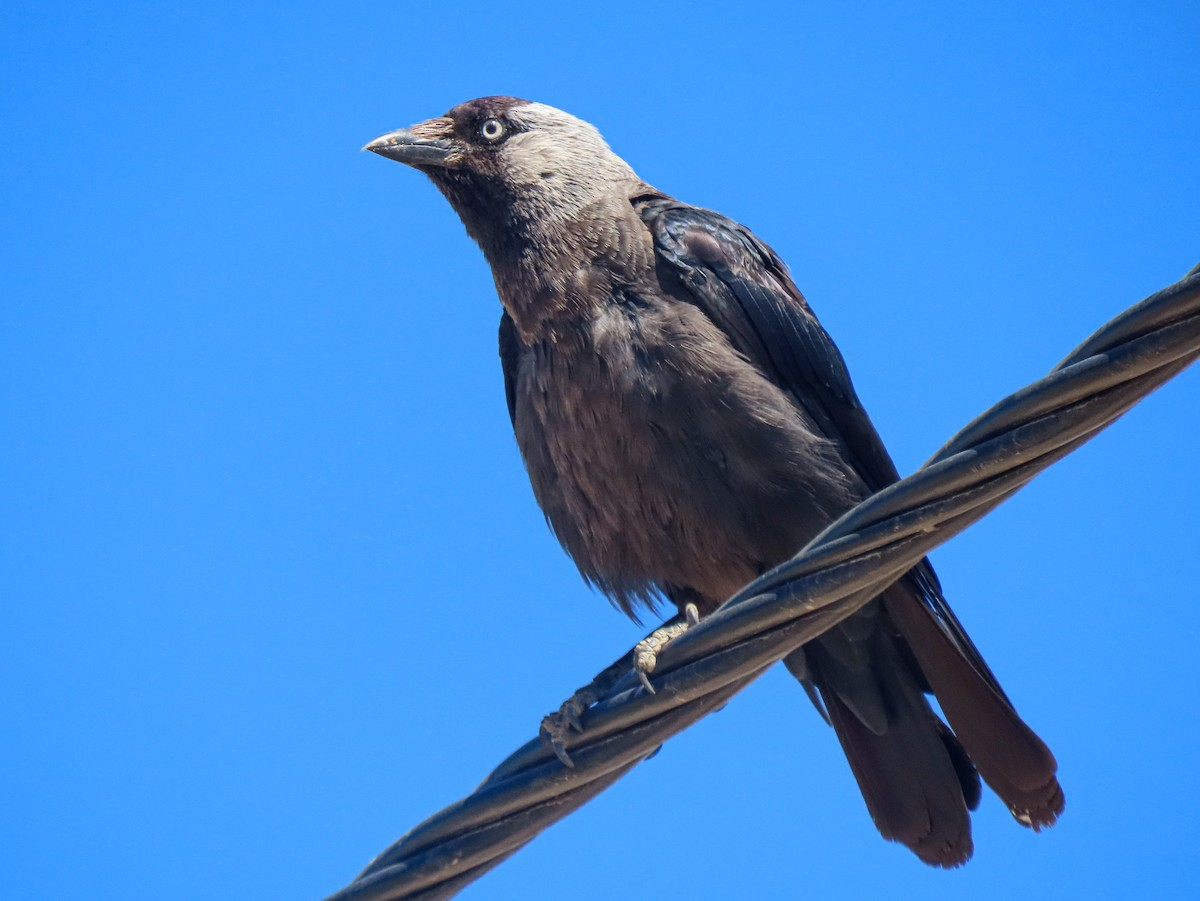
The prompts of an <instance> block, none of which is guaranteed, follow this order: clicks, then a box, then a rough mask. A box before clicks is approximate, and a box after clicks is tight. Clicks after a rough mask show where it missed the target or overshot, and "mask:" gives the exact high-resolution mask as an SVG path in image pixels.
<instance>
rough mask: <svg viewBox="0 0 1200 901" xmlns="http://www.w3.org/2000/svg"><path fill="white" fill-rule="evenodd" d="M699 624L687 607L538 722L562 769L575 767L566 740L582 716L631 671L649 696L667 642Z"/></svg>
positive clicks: (692, 607)
mask: <svg viewBox="0 0 1200 901" xmlns="http://www.w3.org/2000/svg"><path fill="white" fill-rule="evenodd" d="M699 621H700V612H699V610H697V608H696V605H695V604H688V605H687V606H686V607H685V608H684V612H683V615H682V616H675V617H673V618H671V619H670V620H668V621H667V622H665V623H664V624H663V625H662V626H660V627H659V628H657V629H655V630H654V631H653V632H651V633H650V634H649V635H647V636H646V637H645V638H643V639H642V640H641V641H639V642H638V643H637V644H636V645H635V646H634V648H633V650H632V651H630V652H629V653H627V654H624V655H622V656H621V659H619V660H617V661H615V662H614V663H612V664H610V665H609V666H607V667H605V668H604V669H603V670H602V671H601V672H600V673H599V674H598V675H597V676H596V677H595V678H593V679H592V681H591V682H589V683H588V684H587V685H585V686H584V687H583V688H580V689H578V690H577V691H576V692H575V693H574V694H573V695H571V697H569V698H567V700H565V701H564V702H563V703H562V706H561V707H559V708H558V710H556V711H554V712H553V713H551V714H548V715H547V716H546V717H544V718H543V719H542V725H541V729H540V730H539V732H538V734H539V735H540V737H541V739H542V741H544V742H546V743H547V744H549V745H550V748H551V750H553V751H554V756H555V757H557V758H558V759H559V761H560V762H561V763H562V765H563V766H565V767H573V766H574V765H575V764H574V763H573V762H572V760H571V757H570V755H569V754H568V753H567V748H566V740H567V737H568V736H569V735H570V734H571V732H583V722H582V720H581V719H580V716H581V715H582V714H583V712H584V711H585V710H587V709H588V708H589V707H591V706H592V705H593V704H595V703H596V702H597V701H599V700H600V699H601V698H603V697H604V696H605V695H606V694H608V693H609V691H611V690H612V688H613V686H615V685H616V684H617V683H618V682H620V681H621V679H622V678H624V677H625V676H626V675H628V673H629V671H630V670H631V669H632V670H633V671H634V672H635V673H637V675H638V678H639V679H640V680H641V682H642V685H643V686H644V687H645V688H646V690H647V691H649V692H650V693H651V694H653V693H654V686H653V685H651V684H650V678H649V676H648V674H649V673H652V672H654V667H655V665H656V664H657V663H658V655H659V653H660V652H661V651H662V649H663V648H664V647H665V646H666V644H667V642H669V641H670V640H671V639H672V638H676V637H678V636H680V635H682V634H683V633H684V632H686V631H687V630H688V627H689V626H693V625H695V624H696V623H698V622H699Z"/></svg>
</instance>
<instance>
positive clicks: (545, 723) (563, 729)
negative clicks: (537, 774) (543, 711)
mask: <svg viewBox="0 0 1200 901" xmlns="http://www.w3.org/2000/svg"><path fill="white" fill-rule="evenodd" d="M584 691H585V690H584V689H581V690H580V691H577V692H575V694H573V695H571V697H569V698H567V700H565V701H564V702H563V705H562V706H561V707H559V708H558V710H556V711H554V712H553V713H551V714H548V715H547V716H545V717H544V718H543V719H542V726H541V729H540V730H538V734H539V735H540V736H541V739H542V741H544V742H546V743H547V744H549V745H550V750H552V751H553V752H554V756H555V757H557V758H558V759H559V762H560V763H562V765H563V766H565V767H574V766H575V762H574V761H573V760H571V755H570V754H568V753H567V745H566V740H567V736H568V735H570V734H571V733H572V732H582V731H583V720H582V719H580V716H581V714H582V713H583V711H584V710H586V709H587V707H588V704H589V703H590V701H589V700H588V699H587V698H586V697H584V696H583V695H584Z"/></svg>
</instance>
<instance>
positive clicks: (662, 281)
mask: <svg viewBox="0 0 1200 901" xmlns="http://www.w3.org/2000/svg"><path fill="white" fill-rule="evenodd" d="M364 149H365V150H370V151H372V152H374V153H377V154H379V155H381V156H383V157H386V158H389V159H392V160H396V161H398V162H401V163H405V164H407V165H408V166H411V167H413V168H415V169H417V170H419V171H420V172H422V173H424V174H425V175H426V176H428V177H429V179H430V180H431V181H432V182H433V184H434V185H435V186H436V187H437V188H438V189H439V190H440V191H441V193H442V194H443V195H444V196H445V198H446V199H447V200H448V201H449V203H450V205H451V206H452V207H453V208H454V210H455V211H456V212H457V214H458V216H459V218H460V219H461V220H462V223H463V225H464V226H465V227H466V231H467V234H468V235H469V236H470V237H471V238H472V239H473V240H474V241H475V242H476V243H477V244H478V245H479V247H480V249H481V250H482V251H483V254H484V256H485V258H486V260H487V262H488V264H489V266H490V268H491V271H492V276H493V279H494V282H495V288H496V293H497V294H498V296H499V299H500V303H501V306H502V308H503V312H502V314H501V318H500V327H499V352H500V361H501V368H502V370H503V376H504V391H505V399H506V402H507V406H508V413H509V416H510V418H511V421H512V426H513V431H514V434H515V437H516V442H517V445H518V447H519V449H520V452H521V456H522V458H523V461H524V464H525V468H526V470H527V473H528V476H529V480H530V483H531V485H532V488H533V493H534V496H535V498H536V500H537V503H538V504H539V505H540V507H541V509H542V511H543V513H544V514H545V517H546V520H547V522H548V524H549V526H550V528H551V530H552V531H553V533H554V535H555V536H556V537H557V539H558V540H559V542H560V543H561V544H562V545H563V547H564V549H565V550H566V552H567V553H568V554H569V555H570V557H571V558H572V559H573V560H574V562H575V564H576V565H577V567H578V568H579V570H580V573H581V574H582V576H583V578H584V579H585V580H586V581H587V582H588V583H590V584H591V585H593V586H594V587H595V588H597V589H599V591H600V592H602V593H603V594H604V595H606V596H607V597H608V598H609V600H610V601H611V602H612V603H613V604H614V605H615V606H616V607H617V608H619V609H620V610H622V611H623V612H625V613H626V614H628V615H630V616H631V617H634V618H635V619H636V618H637V617H638V616H639V615H640V614H642V613H645V612H648V611H653V609H654V606H655V604H656V603H660V602H663V601H665V602H666V603H668V604H672V605H674V606H675V607H676V609H677V610H678V611H680V613H681V614H683V613H684V611H688V612H689V613H691V614H692V615H694V613H699V614H700V615H702V616H703V615H707V614H708V613H711V612H712V611H713V610H715V609H716V608H717V607H718V606H719V605H720V604H721V603H722V602H723V601H724V600H726V599H728V598H729V597H731V596H732V595H733V594H735V593H736V592H737V591H738V589H740V588H742V587H743V586H744V585H745V584H746V583H748V582H750V581H751V580H753V579H754V578H755V577H757V576H758V575H760V574H762V573H763V572H765V571H766V570H768V569H770V568H772V567H774V566H776V565H778V564H779V563H781V562H783V561H785V560H787V559H789V558H790V557H791V556H793V555H794V554H795V553H796V552H797V551H798V550H799V549H800V548H801V547H803V546H804V544H805V543H807V542H808V541H809V540H810V539H811V538H813V537H814V536H815V535H816V534H818V533H819V532H820V531H821V530H822V529H823V528H825V527H826V526H827V525H829V524H830V523H831V522H833V521H834V520H835V519H837V518H838V517H839V516H840V515H841V514H842V513H844V512H846V511H847V510H848V509H850V508H851V507H853V506H854V505H855V504H857V503H858V502H859V501H861V500H863V499H864V498H866V497H868V496H870V495H871V494H873V493H874V492H877V491H879V490H881V489H883V488H885V487H886V486H887V485H889V484H891V483H893V482H895V481H897V480H898V479H899V477H900V476H899V473H898V471H897V469H896V466H895V464H894V463H893V461H892V458H891V457H890V455H889V454H888V451H887V449H886V448H885V446H884V443H883V441H882V439H881V438H880V436H879V433H878V432H877V431H876V429H875V426H874V424H873V423H872V421H871V419H870V417H869V416H868V415H867V413H866V411H865V410H864V408H863V405H862V403H861V402H860V400H859V398H858V395H857V393H856V392H855V389H854V387H853V385H852V383H851V380H850V376H849V373H848V371H847V368H846V365H845V362H844V360H843V358H842V355H841V353H840V352H839V350H838V348H837V347H836V345H835V344H834V343H833V340H832V339H831V338H830V336H829V335H828V333H827V332H826V331H825V329H824V328H823V327H822V325H821V324H820V322H819V321H818V320H817V317H816V315H815V314H814V313H813V311H812V309H811V307H810V306H809V304H808V302H807V301H806V299H805V298H804V296H803V295H802V294H801V293H800V291H799V289H798V288H797V287H796V285H795V284H794V282H793V280H792V277H791V275H790V273H789V270H788V269H787V267H786V266H785V264H784V263H783V262H782V261H781V260H780V258H779V256H778V255H776V253H775V252H774V251H773V250H772V249H771V248H770V247H769V246H768V245H767V244H765V243H764V242H763V241H762V240H760V239H759V238H758V237H756V236H755V235H754V234H753V233H752V232H751V231H750V230H749V229H747V228H746V227H745V226H743V225H741V224H739V223H737V222H735V221H733V220H731V219H729V218H727V217H725V216H723V215H721V214H719V213H716V212H713V211H711V210H708V209H704V208H702V207H697V206H692V205H690V204H687V203H684V202H681V201H679V200H676V199H675V198H673V197H671V196H670V195H668V194H665V193H663V192H662V191H659V190H657V189H656V188H654V187H652V186H650V185H648V184H647V183H645V182H644V181H642V180H641V179H640V178H639V177H638V176H637V175H636V174H635V173H634V171H633V169H632V168H631V167H630V166H629V164H628V163H626V162H625V161H624V160H623V159H622V158H621V157H619V156H618V155H617V154H616V153H614V152H613V151H612V150H611V149H610V147H609V146H608V144H607V143H606V142H605V140H604V139H603V138H602V137H601V135H600V132H599V131H598V130H597V129H596V128H595V127H594V126H592V125H590V124H589V123H587V122H585V121H583V120H581V119H578V118H576V117H575V116H573V115H571V114H569V113H566V112H563V111H562V110H559V109H556V108H554V107H552V106H549V105H546V104H542V103H537V102H532V101H527V100H522V99H519V98H516V97H508V96H492V97H481V98H478V99H475V100H471V101H468V102H466V103H462V104H459V105H457V106H455V107H453V108H452V109H451V110H449V111H448V112H447V113H446V114H445V115H442V116H438V117H435V118H432V119H428V120H426V121H423V122H420V123H419V124H416V125H413V126H411V127H409V128H401V129H398V130H396V131H391V132H388V133H387V134H384V135H382V136H380V137H378V138H376V139H375V140H373V141H371V142H370V143H368V144H367V145H366V147H364ZM784 662H785V664H786V666H787V668H788V670H789V671H790V672H791V673H792V674H793V675H794V676H795V677H796V678H797V679H798V680H799V681H800V682H801V684H802V685H803V686H804V687H805V689H806V691H808V692H809V695H810V698H812V700H813V702H814V704H815V705H816V707H817V709H818V712H819V713H820V714H821V715H822V716H823V717H824V718H825V719H826V720H827V721H828V722H829V723H830V724H831V725H832V727H833V730H834V732H835V733H836V735H837V738H838V740H839V741H840V743H841V746H842V748H843V750H844V752H845V755H846V757H847V759H848V761H849V764H850V767H851V770H852V772H853V774H854V776H855V778H856V780H857V782H858V786H859V788H860V790H861V792H862V796H863V799H864V800H865V802H866V806H867V810H868V812H869V814H870V816H871V818H872V820H873V821H874V823H875V826H876V827H877V828H878V830H879V832H880V833H881V834H882V835H883V837H884V838H886V839H889V840H892V841H895V842H899V843H900V844H902V845H904V846H906V847H908V848H909V849H911V850H912V851H913V852H914V853H915V854H916V856H917V857H918V858H919V859H920V860H922V861H924V862H925V863H927V864H930V865H933V866H937V867H947V868H948V867H955V866H959V865H961V864H963V863H965V862H966V861H967V860H968V859H969V858H970V857H971V854H972V852H973V843H972V837H971V819H970V812H971V811H972V810H974V809H975V808H976V807H977V805H978V804H979V801H980V798H981V794H982V788H981V783H980V778H981V777H982V780H983V782H986V783H987V784H988V785H989V786H990V787H991V788H992V790H993V791H994V792H995V793H996V794H997V795H998V796H999V797H1000V799H1001V800H1002V801H1003V802H1004V804H1005V805H1006V806H1007V807H1008V809H1009V811H1010V812H1011V814H1012V815H1013V817H1014V818H1015V819H1016V820H1017V821H1018V822H1019V823H1021V824H1023V825H1025V826H1028V827H1031V828H1033V829H1035V830H1041V829H1042V828H1044V827H1047V826H1050V825H1052V824H1053V823H1054V822H1055V821H1056V820H1057V818H1058V817H1059V815H1060V814H1061V813H1062V811H1063V808H1064V796H1063V791H1062V787H1061V786H1060V784H1059V782H1058V778H1057V775H1056V773H1057V763H1056V761H1055V758H1054V756H1053V754H1052V753H1051V751H1050V750H1049V748H1048V747H1047V746H1046V744H1045V743H1044V742H1043V741H1042V740H1041V738H1039V737H1038V735H1037V734H1036V733H1035V732H1034V731H1033V730H1032V729H1031V728H1030V727H1029V726H1028V725H1026V723H1025V722H1024V721H1023V720H1022V719H1021V717H1020V716H1019V715H1018V713H1017V711H1016V709H1015V708H1014V706H1013V704H1012V702H1011V701H1010V700H1009V698H1008V696H1007V695H1006V694H1005V693H1004V691H1003V689H1002V688H1001V687H1000V684H999V682H998V681H997V679H996V677H995V676H994V675H993V673H992V671H991V670H990V669H989V667H988V665H987V663H986V662H985V661H984V659H983V657H982V655H981V654H980V652H979V651H978V649H977V648H976V646H975V645H974V643H973V642H972V641H971V639H970V638H969V637H968V635H967V633H966V631H965V630H964V629H963V627H962V625H961V623H960V622H959V620H958V619H957V617H956V616H955V614H954V613H953V611H952V610H951V609H950V606H949V604H948V603H947V601H946V598H945V596H944V594H943V591H942V588H941V585H940V583H939V581H938V578H937V576H936V574H935V572H934V570H933V567H932V566H931V564H930V563H929V561H928V560H922V561H921V562H920V563H919V564H918V565H916V566H914V567H913V569H912V570H910V571H909V572H908V573H906V574H905V575H904V576H903V577H902V578H901V579H900V580H899V581H898V582H896V583H895V584H893V585H892V586H891V587H889V588H888V589H886V590H885V591H884V592H883V593H882V594H881V595H880V596H879V597H877V598H875V599H873V600H872V601H870V602H869V603H868V604H867V605H866V606H865V607H863V608H862V609H861V610H860V611H859V612H857V613H856V614H854V615H852V616H851V617H849V618H848V619H846V620H845V621H843V622H842V623H840V624H839V625H837V626H835V627H833V628H832V629H831V630H829V631H828V632H826V633H824V634H822V635H821V636H819V637H817V638H815V639H813V640H812V641H810V642H808V643H807V644H805V645H804V646H802V647H801V648H799V649H797V650H796V651H795V652H793V653H792V654H790V655H789V656H788V657H787V658H786V659H785V661H784ZM931 695H932V696H934V697H936V699H937V702H938V703H939V705H940V709H941V711H942V714H943V716H944V718H943V716H939V715H938V714H937V713H936V712H935V711H934V708H933V706H932V705H931V703H930V700H929V698H930V696H931Z"/></svg>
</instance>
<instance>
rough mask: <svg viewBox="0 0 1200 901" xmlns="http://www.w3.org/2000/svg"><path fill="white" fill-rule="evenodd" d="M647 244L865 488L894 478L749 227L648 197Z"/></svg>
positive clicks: (958, 628)
mask: <svg viewBox="0 0 1200 901" xmlns="http://www.w3.org/2000/svg"><path fill="white" fill-rule="evenodd" d="M635 206H636V207H637V209H638V212H639V214H640V215H641V217H642V221H643V222H645V224H646V226H647V227H648V228H649V229H650V232H651V235H652V236H653V238H654V246H655V250H656V252H657V253H656V256H657V260H656V263H657V267H658V274H659V278H660V280H661V281H662V283H663V285H664V286H665V287H668V288H670V287H671V286H672V285H678V286H680V287H681V289H682V290H677V291H675V292H674V293H675V294H676V295H677V296H678V297H680V298H681V299H685V300H689V301H691V302H692V303H694V304H695V305H696V306H698V307H699V308H700V309H701V310H703V311H704V313H705V315H707V316H708V318H709V319H711V320H712V321H713V323H714V324H716V325H717V326H718V327H719V328H720V329H721V330H722V331H723V332H725V334H726V335H728V336H729V340H730V342H731V343H732V344H733V346H734V347H735V348H736V349H737V350H738V351H740V352H741V353H742V354H744V355H745V356H746V357H747V359H749V360H750V362H751V363H753V364H754V365H755V366H757V367H758V368H759V369H760V370H762V371H763V372H764V373H765V374H766V375H767V376H768V377H769V378H771V379H772V380H773V381H774V382H775V383H776V384H777V385H779V386H780V387H782V388H785V389H787V390H788V391H789V392H790V393H791V395H792V396H793V397H794V398H795V400H796V403H798V404H800V405H801V406H803V407H804V409H805V410H806V411H807V412H808V414H809V416H811V417H812V419H813V421H814V422H816V423H817V425H818V426H819V427H820V429H821V431H822V432H823V433H824V435H825V437H827V438H829V439H831V440H832V441H834V442H836V443H837V444H838V445H839V447H840V448H841V451H842V454H843V455H844V457H845V459H846V460H847V461H849V462H850V463H851V465H852V466H853V467H854V469H855V471H856V472H857V473H858V474H859V477H860V478H862V480H863V481H864V482H865V483H866V485H867V487H868V488H870V489H871V490H872V491H879V490H880V489H882V488H885V487H886V486H888V485H890V484H891V483H893V482H895V481H897V480H898V479H899V478H900V474H899V473H898V472H897V470H896V465H895V463H893V462H892V458H891V455H890V454H889V453H888V452H887V448H886V447H884V444H883V439H881V438H880V437H879V433H878V432H877V431H876V430H875V425H874V424H873V423H872V422H871V419H870V417H869V416H867V412H866V410H864V409H863V406H862V403H861V402H860V401H859V399H858V395H857V394H856V393H855V391H854V386H853V385H852V384H851V382H850V373H849V372H848V370H847V369H846V363H845V361H844V360H843V359H842V355H841V353H840V352H839V351H838V349H837V346H836V345H835V344H834V343H833V339H832V338H830V337H829V334H828V333H827V332H826V331H825V329H824V328H823V327H822V326H821V323H820V322H818V321H817V317H816V316H815V315H814V314H813V312H812V310H811V309H809V306H808V303H807V302H806V301H805V300H804V297H803V295H801V293H800V291H799V290H798V289H797V288H796V286H795V285H794V284H793V283H792V279H791V277H790V276H789V275H788V272H787V267H786V266H785V265H784V264H783V262H782V261H781V260H780V259H779V257H778V256H776V254H775V252H774V251H773V250H771V248H770V247H768V246H767V245H766V244H764V243H763V242H762V241H760V240H758V238H756V237H755V236H754V235H753V234H751V232H750V231H749V229H747V228H745V227H744V226H741V225H739V224H738V223H736V222H734V221H732V220H731V219H728V218H726V217H724V216H722V215H720V214H719V213H714V212H712V211H711V210H704V209H700V208H698V207H693V206H689V205H687V204H683V203H680V202H678V201H676V200H671V199H663V198H661V196H650V197H648V198H645V199H638V200H635ZM910 577H911V578H912V579H913V580H914V581H915V583H916V586H917V587H918V590H919V594H920V596H921V597H922V598H923V599H924V601H925V603H926V604H928V606H929V608H930V610H931V611H932V612H933V613H934V614H935V616H936V617H937V619H938V620H939V621H940V623H941V624H942V626H943V628H944V630H945V631H946V632H947V633H948V637H950V638H951V639H952V640H953V641H954V643H955V644H956V645H958V646H959V648H960V649H961V650H962V652H963V653H964V654H965V655H966V656H967V657H968V659H970V660H971V662H972V663H973V664H974V665H975V666H976V667H977V668H978V669H979V671H980V673H981V674H982V675H983V676H984V677H985V678H986V679H987V680H988V681H989V682H990V683H991V685H992V686H993V687H994V688H995V690H996V691H997V692H999V693H1000V694H1001V696H1002V697H1003V691H1002V690H1001V689H1000V685H999V683H998V682H997V681H996V679H995V676H993V675H992V673H991V670H990V669H989V668H988V666H987V664H986V663H985V662H984V660H983V657H982V655H981V654H980V653H979V651H978V650H977V649H976V648H975V646H974V644H973V643H972V642H971V639H970V638H969V637H968V636H967V634H966V632H965V631H964V630H963V628H962V625H961V624H960V623H959V622H958V618H957V617H956V616H955V615H954V612H953V611H952V610H951V609H950V606H949V605H948V604H947V603H946V599H945V597H944V596H943V594H942V589H941V585H940V584H939V583H938V580H937V576H936V575H935V574H934V572H933V567H932V566H930V565H929V563H928V561H925V560H923V561H921V563H920V564H918V565H917V566H916V567H914V569H913V570H912V572H911V573H910Z"/></svg>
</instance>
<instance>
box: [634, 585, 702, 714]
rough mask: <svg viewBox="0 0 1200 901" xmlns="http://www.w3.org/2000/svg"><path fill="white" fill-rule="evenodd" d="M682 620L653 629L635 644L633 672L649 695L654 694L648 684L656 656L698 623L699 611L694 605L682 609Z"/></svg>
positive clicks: (655, 664) (656, 663)
mask: <svg viewBox="0 0 1200 901" xmlns="http://www.w3.org/2000/svg"><path fill="white" fill-rule="evenodd" d="M683 617H684V618H683V619H682V620H680V621H679V622H670V623H667V624H666V625H665V626H663V627H662V628H661V629H655V630H654V631H653V632H651V633H650V634H649V635H647V636H646V637H645V638H643V639H642V640H641V641H639V642H638V643H637V646H636V647H635V648H634V649H633V671H634V672H635V673H637V676H638V678H639V679H641V680H642V686H643V687H644V688H645V689H646V691H648V692H650V694H654V686H653V685H652V684H650V674H651V673H652V672H654V667H656V666H657V665H658V655H659V654H660V653H662V649H663V648H665V647H666V646H667V643H668V642H670V641H671V640H672V639H675V638H678V637H679V636H680V635H682V634H683V633H684V632H686V631H687V630H688V629H689V628H691V627H692V626H694V625H696V623H698V622H700V611H699V609H698V608H697V607H696V605H695V604H688V605H687V606H685V607H684V608H683Z"/></svg>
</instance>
